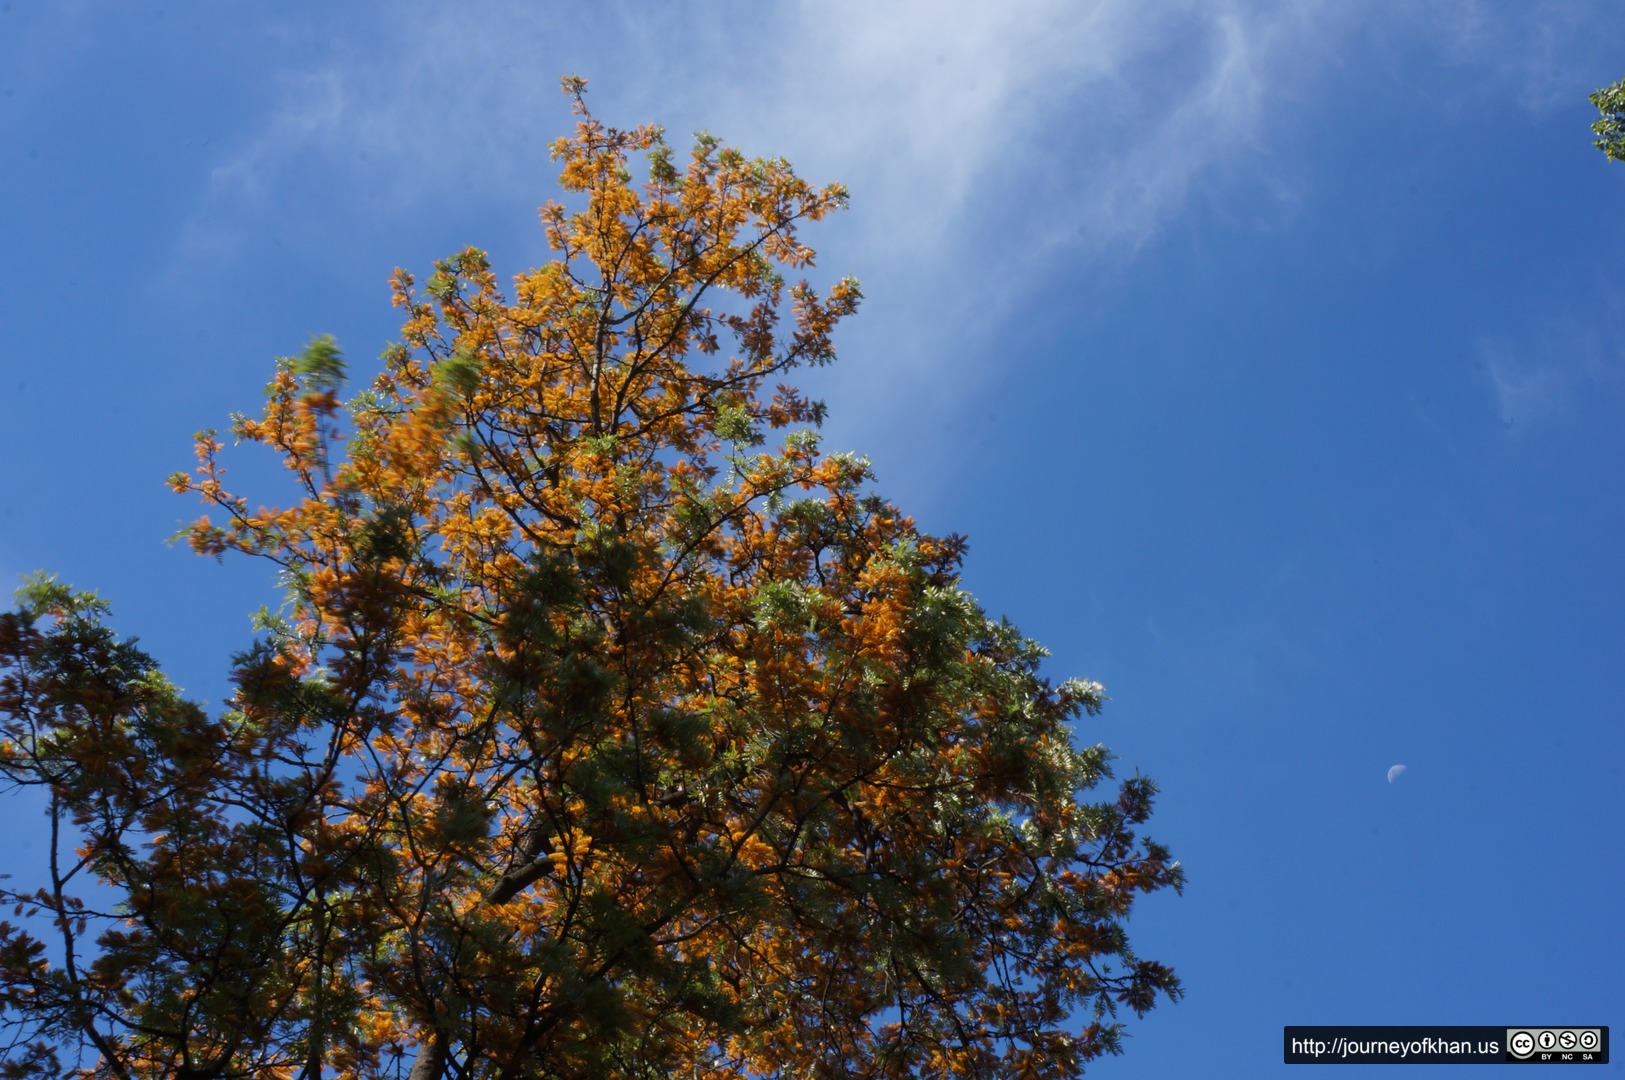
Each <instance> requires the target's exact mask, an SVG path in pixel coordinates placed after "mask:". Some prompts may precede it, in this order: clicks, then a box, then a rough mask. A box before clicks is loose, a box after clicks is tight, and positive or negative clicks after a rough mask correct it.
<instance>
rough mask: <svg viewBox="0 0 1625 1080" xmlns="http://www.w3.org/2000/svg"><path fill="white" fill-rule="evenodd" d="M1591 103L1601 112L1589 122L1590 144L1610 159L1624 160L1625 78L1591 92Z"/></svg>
mask: <svg viewBox="0 0 1625 1080" xmlns="http://www.w3.org/2000/svg"><path fill="white" fill-rule="evenodd" d="M1591 104H1593V105H1595V106H1596V107H1597V111H1598V112H1599V113H1601V114H1602V115H1600V116H1598V117H1597V119H1595V120H1593V121H1592V122H1591V131H1592V133H1593V134H1595V135H1596V136H1597V138H1596V140H1595V141H1594V142H1593V143H1592V145H1593V146H1595V147H1596V148H1597V149H1598V150H1601V151H1602V152H1603V153H1604V154H1607V155H1608V158H1609V160H1611V161H1625V79H1622V80H1620V81H1619V82H1617V83H1614V84H1613V85H1612V86H1605V87H1603V88H1602V89H1601V90H1598V91H1597V92H1596V93H1594V94H1592V95H1591Z"/></svg>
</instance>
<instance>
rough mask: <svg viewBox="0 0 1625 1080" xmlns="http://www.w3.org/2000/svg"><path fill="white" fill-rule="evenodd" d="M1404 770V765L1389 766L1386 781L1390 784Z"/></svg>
mask: <svg viewBox="0 0 1625 1080" xmlns="http://www.w3.org/2000/svg"><path fill="white" fill-rule="evenodd" d="M1404 771H1405V766H1403V765H1394V766H1392V767H1391V768H1389V770H1388V782H1389V783H1390V784H1392V783H1393V782H1394V781H1395V780H1398V779H1399V774H1400V773H1402V772H1404Z"/></svg>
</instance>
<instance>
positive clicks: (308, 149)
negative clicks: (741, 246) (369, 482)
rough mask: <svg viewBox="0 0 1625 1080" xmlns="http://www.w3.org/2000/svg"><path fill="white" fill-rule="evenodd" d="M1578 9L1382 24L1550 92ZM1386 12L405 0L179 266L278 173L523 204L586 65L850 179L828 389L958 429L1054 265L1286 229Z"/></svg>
mask: <svg viewBox="0 0 1625 1080" xmlns="http://www.w3.org/2000/svg"><path fill="white" fill-rule="evenodd" d="M380 10H381V9H380ZM1430 10H1432V8H1431V7H1430ZM1574 10H1577V9H1575V8H1574V7H1573V5H1565V4H1560V3H1548V4H1545V5H1542V6H1541V8H1540V10H1539V12H1537V13H1535V14H1530V15H1526V16H1520V17H1517V18H1504V17H1502V16H1501V15H1500V14H1499V13H1498V12H1497V11H1496V10H1495V9H1494V8H1493V7H1492V6H1490V5H1487V4H1484V3H1478V2H1476V0H1461V2H1459V3H1456V4H1453V5H1447V6H1446V7H1445V8H1443V9H1440V13H1439V14H1436V15H1431V16H1419V15H1418V16H1412V15H1403V14H1401V15H1397V16H1396V15H1384V16H1382V17H1383V18H1386V19H1388V20H1389V23H1390V24H1391V26H1390V27H1389V28H1390V29H1391V30H1392V32H1393V33H1396V34H1404V35H1409V36H1410V37H1411V39H1413V40H1416V39H1420V40H1421V41H1422V42H1423V44H1424V45H1425V46H1426V47H1428V48H1434V49H1443V50H1445V51H1447V52H1451V53H1452V55H1454V56H1457V57H1458V58H1459V59H1460V61H1461V62H1462V63H1464V64H1470V65H1476V66H1477V67H1478V68H1483V69H1491V68H1493V69H1495V70H1496V71H1503V70H1504V71H1510V72H1513V73H1514V74H1516V72H1517V71H1519V70H1523V71H1524V75H1523V76H1521V77H1523V78H1525V80H1526V81H1527V83H1528V86H1529V87H1530V88H1531V89H1530V91H1529V93H1530V94H1531V95H1533V98H1532V100H1533V99H1534V98H1541V97H1542V95H1544V94H1546V93H1547V92H1548V91H1545V90H1541V89H1540V87H1541V86H1543V85H1545V84H1544V83H1543V82H1542V79H1544V78H1545V77H1546V76H1545V75H1543V74H1541V73H1542V72H1546V71H1547V70H1548V68H1549V66H1550V65H1545V66H1543V64H1544V62H1539V63H1537V62H1535V61H1533V60H1527V59H1517V58H1519V57H1525V58H1527V57H1528V55H1529V49H1528V48H1527V46H1528V45H1529V43H1531V42H1532V43H1533V44H1534V45H1536V46H1539V42H1540V41H1541V40H1542V38H1541V34H1542V33H1545V34H1548V35H1553V36H1555V38H1562V39H1564V40H1566V39H1567V38H1570V37H1572V36H1573V35H1574V33H1576V32H1577V30H1576V29H1575V27H1574V26H1573V25H1572V22H1573V19H1572V14H1571V13H1572V12H1573V11H1574ZM1376 18H1377V17H1376V16H1373V15H1370V14H1369V13H1368V12H1357V11H1353V10H1351V9H1350V8H1349V7H1348V6H1344V5H1335V4H1331V3H1324V2H1304V3H1299V4H1293V5H1286V6H1280V5H1267V4H1263V3H1255V2H1251V0H1221V2H1197V0H1182V2H1169V3H1159V4H1144V3H1140V2H1138V0H1093V2H1084V3H1080V2H1078V0H1010V2H1008V3H1006V4H1003V5H997V6H992V5H986V4H975V3H970V2H968V0H965V2H942V0H896V2H893V3H887V4H876V3H873V2H872V0H867V2H866V0H819V2H813V0H804V2H803V3H801V4H800V5H796V6H790V5H782V6H758V5H751V4H745V3H738V2H721V3H718V4H714V5H709V6H706V7H704V8H701V9H695V8H684V9H682V10H678V9H675V8H671V7H652V6H651V7H641V8H638V9H637V10H636V11H632V10H630V9H615V8H613V7H611V6H609V5H604V6H600V7H598V8H592V9H577V8H568V7H565V6H564V5H536V6H531V5H521V4H504V3H496V2H489V3H473V4H470V5H462V6H458V7H456V8H451V7H448V6H446V5H434V4H428V3H415V2H406V3H402V4H398V5H393V6H392V7H391V8H390V9H389V14H388V17H387V18H385V17H383V16H382V15H381V14H379V15H378V17H376V18H375V19H374V21H373V23H372V24H371V25H370V26H368V27H367V29H366V31H365V33H362V34H355V33H351V34H350V35H349V36H346V35H344V34H340V35H337V36H333V37H331V38H330V39H328V40H327V43H326V44H325V45H324V46H323V47H322V48H320V49H318V50H316V51H314V52H313V53H311V54H310V56H311V58H310V59H309V61H308V62H307V63H305V64H304V66H302V67H299V68H296V69H294V70H289V71H286V72H283V73H281V74H280V75H279V83H280V86H281V96H280V102H279V104H278V105H277V106H276V107H275V108H273V109H271V110H270V111H268V112H267V113H266V114H265V115H264V117H263V118H262V119H261V120H260V122H259V124H258V126H257V128H255V129H254V130H251V131H248V132H245V133H244V134H243V135H242V136H241V138H240V139H239V140H238V141H236V142H235V143H230V142H228V143H227V150H226V152H225V156H224V157H223V158H222V159H221V160H220V161H218V162H217V163H216V165H215V167H214V169H213V171H212V174H211V175H210V178H209V183H208V189H207V192H206V194H205V197H204V198H203V199H202V200H201V201H200V205H199V208H198V210H197V213H196V214H195V216H194V218H193V220H192V221H191V222H190V223H189V224H188V226H187V229H186V235H185V239H184V241H183V243H182V244H181V245H180V246H179V247H178V249H177V251H178V259H179V260H180V261H182V262H187V263H193V262H195V261H197V260H208V259H211V258H218V257H221V256H224V255H227V254H228V253H229V252H230V251H231V250H233V247H234V239H233V238H234V237H241V236H242V235H245V234H247V233H250V232H252V231H253V230H255V229H257V228H261V227H263V224H264V222H265V221H266V220H268V219H269V217H270V216H271V215H285V214H287V213H288V206H287V205H286V204H285V201H284V200H281V199H279V197H278V195H279V190H280V189H281V188H282V187H283V186H284V185H287V184H289V183H291V182H292V181H293V180H294V179H295V178H296V177H298V176H300V175H309V174H318V175H320V176H321V177H322V191H323V197H324V198H325V199H326V200H327V201H328V203H329V204H330V205H329V207H328V209H327V211H326V212H327V213H328V214H329V215H331V216H332V217H334V218H335V219H338V220H342V221H343V222H344V223H345V227H346V228H352V227H356V225H355V223H356V222H357V221H367V222H372V223H373V224H374V225H375V226H376V227H377V228H380V229H387V230H388V231H389V232H391V233H393V234H395V235H400V234H401V232H402V230H405V229H409V228H413V227H415V226H417V225H419V223H421V222H422V221H423V220H424V219H425V215H426V214H429V215H433V214H438V213H439V212H440V211H441V209H442V208H443V207H445V206H447V205H448V204H449V203H452V202H455V203H457V204H459V205H461V206H463V207H464V208H465V209H466V208H469V207H474V208H478V207H482V206H483V207H488V208H489V209H490V210H491V211H493V212H500V213H502V214H503V215H505V216H506V215H507V214H510V213H511V212H512V210H513V208H514V206H515V205H528V206H534V205H536V204H538V203H540V202H541V201H542V200H543V199H545V198H546V197H548V195H549V194H550V192H551V179H552V175H553V168H552V166H551V164H550V163H549V161H548V156H547V145H548V143H549V142H550V141H551V140H552V139H553V138H555V137H556V136H557V135H559V134H561V133H562V132H563V131H564V130H566V127H567V124H568V122H569V121H568V116H567V113H566V110H565V108H564V106H563V103H562V101H561V99H560V98H559V96H558V94H557V90H556V86H557V79H558V76H559V75H560V74H563V73H565V72H574V73H579V74H581V75H584V76H586V77H588V78H589V79H590V80H591V81H592V90H591V93H590V100H591V101H592V103H593V105H594V108H595V110H596V111H597V112H599V114H600V115H602V116H603V117H604V118H605V119H607V120H609V121H610V122H613V123H619V124H631V123H639V122H645V121H651V120H655V121H661V122H664V123H665V124H666V125H667V126H668V128H669V129H670V130H671V131H672V133H673V140H674V141H676V142H679V143H681V142H682V141H683V138H684V133H686V132H688V131H693V130H695V129H698V128H700V127H707V128H709V129H711V130H713V131H715V132H716V133H718V134H719V135H720V136H722V137H723V138H725V139H726V140H727V141H729V142H731V143H733V144H735V145H739V146H740V147H741V148H742V149H744V150H746V151H747V152H749V153H766V154H773V155H781V154H782V155H783V156H786V157H788V158H790V159H791V160H792V161H794V162H795V163H796V164H797V166H798V168H799V170H800V171H801V172H802V173H803V175H806V176H808V177H809V178H811V179H813V180H816V181H827V180H833V179H839V180H842V181H844V182H846V183H847V184H848V186H849V187H850V188H851V189H852V192H853V210H852V211H851V212H850V213H849V214H848V215H845V216H844V220H841V221H838V222H836V223H834V224H833V225H830V226H828V227H824V228H821V229H819V230H818V231H817V232H816V233H814V234H813V235H812V236H811V237H810V239H811V241H812V242H813V243H814V245H815V246H818V247H820V248H821V249H824V250H826V251H828V252H831V253H833V254H832V256H831V257H830V258H827V259H826V260H824V262H825V264H826V265H827V267H828V268H829V269H830V270H832V271H840V272H845V271H849V270H850V271H855V272H857V273H858V275H859V276H860V277H861V278H863V279H864V280H865V284H866V289H867V291H868V293H869V296H870V299H871V303H870V304H869V306H868V307H867V308H866V310H865V313H864V315H863V317H862V318H861V319H860V320H858V323H857V324H855V325H854V327H853V328H852V329H851V330H850V331H848V332H845V333H843V341H845V342H846V343H847V346H848V347H847V349H846V353H847V355H849V356H851V355H853V354H854V353H855V352H856V353H858V354H860V355H862V356H863V357H865V362H861V363H856V364H851V363H849V364H843V365H840V366H838V367H837V369H835V371H834V372H833V373H831V374H830V375H828V376H827V377H826V378H827V382H828V386H829V392H832V393H836V394H838V395H839V398H840V400H841V402H842V408H841V410H839V411H838V413H837V418H836V422H837V424H841V420H842V417H845V418H846V421H847V423H846V424H845V425H844V426H846V427H848V428H856V427H861V428H863V429H864V430H865V431H866V432H868V431H873V430H875V429H876V427H877V425H876V424H875V421H876V420H878V419H879V418H881V417H883V416H886V415H890V414H895V413H899V412H902V413H906V414H909V415H924V416H938V417H944V418H951V417H953V416H954V415H956V414H957V413H959V412H961V411H962V410H963V408H964V406H965V404H966V402H968V401H970V400H972V399H973V398H974V396H975V394H976V391H977V390H978V388H979V387H980V386H981V385H983V383H984V382H985V380H986V379H987V378H988V377H989V375H990V373H993V372H997V371H999V370H1008V368H1007V367H1006V368H1002V369H1001V368H1000V367H999V366H998V365H994V364H990V363H987V362H986V356H987V352H988V349H989V347H990V342H991V338H990V335H991V334H993V333H994V332H996V331H995V328H996V327H998V326H999V325H1001V322H1002V320H1003V319H1004V317H1005V316H1007V315H1008V314H1009V313H1010V312H1011V311H1012V309H1018V308H1019V307H1020V306H1021V305H1023V304H1026V303H1028V302H1030V298H1031V296H1032V294H1033V293H1034V292H1035V291H1036V288H1037V284H1036V283H1039V282H1042V281H1043V280H1046V279H1047V278H1048V277H1049V276H1050V275H1052V274H1054V272H1056V271H1057V270H1062V269H1064V270H1065V271H1066V272H1068V273H1070V274H1077V273H1079V272H1080V271H1084V272H1087V271H1090V270H1091V269H1093V270H1094V271H1095V272H1096V273H1097V274H1100V273H1104V272H1107V271H1108V270H1110V271H1115V270H1117V269H1118V268H1119V267H1121V266H1122V265H1124V264H1125V263H1126V262H1127V261H1129V260H1131V259H1132V258H1133V256H1134V254H1135V253H1136V252H1137V251H1140V250H1141V249H1143V248H1144V247H1145V246H1146V245H1147V244H1149V243H1152V242H1154V241H1155V239H1156V238H1157V237H1158V236H1160V235H1162V234H1163V233H1164V232H1165V230H1167V229H1168V228H1169V226H1170V224H1172V223H1174V222H1177V221H1179V220H1181V219H1182V218H1183V217H1184V216H1185V215H1187V214H1189V213H1191V212H1192V211H1193V209H1196V210H1200V211H1201V212H1204V213H1218V214H1220V215H1221V216H1226V217H1230V218H1233V219H1236V220H1240V221H1242V222H1243V223H1244V224H1245V225H1246V226H1247V227H1258V226H1259V225H1263V226H1264V227H1273V226H1279V225H1281V224H1282V223H1285V222H1289V221H1290V220H1291V217H1292V215H1293V212H1294V209H1295V207H1296V206H1297V204H1298V201H1299V199H1300V197H1301V195H1302V193H1301V191H1300V185H1301V183H1302V182H1303V181H1301V180H1300V179H1298V178H1299V177H1300V176H1301V175H1302V172H1301V170H1302V169H1303V167H1304V166H1303V165H1302V164H1301V163H1299V162H1297V161H1296V159H1295V158H1294V156H1293V154H1292V153H1291V146H1290V140H1289V139H1288V138H1287V136H1289V135H1290V134H1291V132H1292V131H1293V130H1294V128H1295V126H1298V125H1303V124H1305V123H1308V122H1309V120H1308V119H1307V118H1309V117H1312V109H1313V104H1314V102H1315V101H1316V100H1318V99H1319V95H1322V94H1324V93H1327V92H1329V90H1328V87H1329V86H1332V85H1335V83H1334V80H1335V78H1336V73H1337V70H1338V68H1339V65H1340V64H1341V63H1342V59H1341V52H1342V48H1343V45H1344V43H1345V42H1347V41H1348V40H1349V39H1350V38H1351V37H1352V36H1353V35H1356V34H1359V33H1363V32H1366V31H1367V30H1369V29H1370V24H1371V22H1372V21H1373V20H1374V19H1376ZM1520 27H1521V28H1522V29H1521V30H1520V29H1519V28H1520ZM1536 30H1538V31H1540V33H1535V32H1534V31H1536ZM1509 34H1517V35H1518V36H1519V41H1518V42H1516V43H1514V42H1512V41H1510V40H1509V38H1508V35H1509ZM1555 38H1554V39H1555ZM1515 46H1516V47H1515ZM1539 51H1540V50H1539V48H1537V49H1536V50H1535V52H1537V53H1539ZM1559 52H1560V51H1559ZM1552 55H1554V56H1555V55H1558V52H1553V54H1552ZM1519 64H1524V69H1519V68H1518V66H1517V65H1519ZM1531 64H1532V65H1533V66H1529V65H1531ZM1498 77H1499V76H1498ZM1505 77H1513V76H1512V75H1506V76H1505ZM474 239H476V238H472V237H471V238H470V240H471V241H473V240H474ZM538 248H539V238H532V239H531V240H530V241H529V242H528V243H526V244H524V249H525V250H531V251H535V250H537V249H538ZM508 269H510V270H518V269H521V268H520V267H517V266H515V267H510V268H508ZM1086 276H1087V274H1086ZM944 312H952V314H953V317H952V318H951V319H943V318H942V314H943V313H944ZM1508 371H1509V372H1510V369H1508ZM1519 378H1520V376H1518V375H1516V374H1512V373H1508V374H1505V375H1504V380H1503V381H1504V383H1505V386H1506V387H1507V388H1508V389H1507V390H1506V393H1507V394H1508V395H1510V396H1509V397H1508V398H1507V400H1508V401H1513V400H1514V399H1517V400H1519V401H1520V402H1521V404H1520V407H1521V409H1522V410H1523V411H1524V412H1525V413H1528V412H1530V411H1531V410H1532V409H1534V408H1536V406H1535V404H1534V403H1535V401H1537V400H1542V398H1541V395H1543V394H1547V393H1548V391H1544V390H1541V389H1539V388H1538V387H1539V381H1538V380H1536V381H1535V382H1533V383H1530V382H1528V381H1527V380H1525V381H1524V382H1519V381H1518V380H1519ZM1520 388H1521V389H1520ZM848 391H859V392H848ZM820 392H822V391H820ZM1519 395H1521V398H1520V397H1519ZM839 430H840V428H837V431H839Z"/></svg>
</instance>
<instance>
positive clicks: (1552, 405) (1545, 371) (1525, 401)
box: [1481, 342, 1571, 438]
mask: <svg viewBox="0 0 1625 1080" xmlns="http://www.w3.org/2000/svg"><path fill="white" fill-rule="evenodd" d="M1481 352H1482V356H1483V370H1484V374H1485V377H1486V378H1487V379H1488V381H1489V385H1490V390H1491V392H1492V393H1493V394H1494V395H1495V408H1496V415H1497V416H1498V417H1499V419H1500V421H1501V423H1502V425H1503V426H1505V427H1506V428H1507V430H1508V431H1509V432H1510V433H1512V435H1513V436H1514V437H1520V438H1521V437H1523V436H1525V435H1527V434H1528V433H1529V432H1530V431H1533V430H1535V429H1536V428H1538V427H1540V426H1541V425H1543V424H1546V423H1548V422H1549V421H1551V420H1552V419H1554V418H1555V417H1557V416H1559V415H1560V414H1561V413H1562V412H1564V411H1565V410H1566V409H1567V408H1568V406H1569V401H1570V393H1571V391H1570V387H1569V383H1570V381H1571V371H1570V369H1569V368H1568V367H1567V366H1566V365H1563V364H1559V363H1556V362H1553V361H1551V360H1547V359H1544V358H1542V359H1536V358H1532V357H1530V356H1528V355H1527V354H1523V355H1520V354H1519V353H1518V352H1517V351H1516V350H1514V349H1513V348H1511V347H1510V346H1508V345H1507V344H1505V343H1504V342H1493V343H1485V344H1484V345H1483V346H1482V349H1481Z"/></svg>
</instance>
